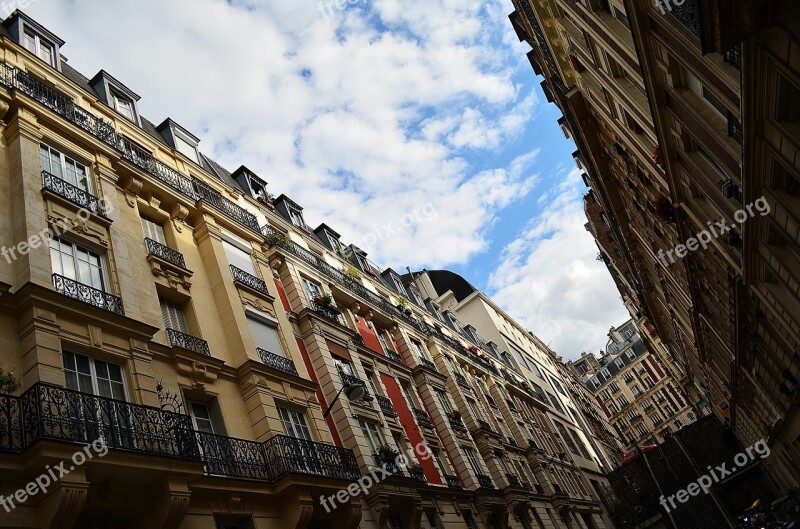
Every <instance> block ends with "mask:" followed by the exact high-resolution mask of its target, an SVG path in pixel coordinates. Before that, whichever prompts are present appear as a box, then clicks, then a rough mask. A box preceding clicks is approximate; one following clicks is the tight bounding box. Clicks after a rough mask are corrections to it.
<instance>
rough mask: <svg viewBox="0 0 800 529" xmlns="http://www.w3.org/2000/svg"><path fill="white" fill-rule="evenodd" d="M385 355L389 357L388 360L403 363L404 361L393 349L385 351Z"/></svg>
mask: <svg viewBox="0 0 800 529" xmlns="http://www.w3.org/2000/svg"><path fill="white" fill-rule="evenodd" d="M386 356H387V357H388V358H389V360H392V361H394V362H397V363H398V364H403V365H405V362H403V357H402V356H400V355H399V354H397V353H395V352H394V351H386Z"/></svg>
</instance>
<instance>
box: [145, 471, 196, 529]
mask: <svg viewBox="0 0 800 529" xmlns="http://www.w3.org/2000/svg"><path fill="white" fill-rule="evenodd" d="M190 496H191V492H190V491H189V487H188V485H187V484H186V482H185V481H183V480H179V479H172V478H167V479H165V480H163V481H162V482H161V483H159V485H158V487H157V489H156V492H155V494H154V497H153V500H152V501H151V502H150V506H149V508H148V510H147V514H146V518H147V527H148V529H172V528H173V527H179V526H180V525H181V522H182V521H183V517H184V516H185V515H186V511H187V509H188V508H189V499H190Z"/></svg>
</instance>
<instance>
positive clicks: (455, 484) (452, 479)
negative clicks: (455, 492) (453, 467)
mask: <svg viewBox="0 0 800 529" xmlns="http://www.w3.org/2000/svg"><path fill="white" fill-rule="evenodd" d="M444 482H445V483H447V486H448V487H450V488H451V489H461V488H464V487H463V486H462V485H461V481H460V480H459V479H458V476H451V475H449V474H445V475H444Z"/></svg>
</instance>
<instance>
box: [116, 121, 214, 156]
mask: <svg viewBox="0 0 800 529" xmlns="http://www.w3.org/2000/svg"><path fill="white" fill-rule="evenodd" d="M130 119H133V118H130ZM172 137H173V139H174V140H175V150H176V151H178V152H179V153H181V154H183V155H184V156H186V157H187V158H189V159H190V160H191V161H193V162H194V163H197V164H199V163H200V158H199V157H198V156H197V146H195V145H193V144H192V143H190V142H189V141H187V140H186V139H184V137H183V136H181V135H180V134H176V133H173V135H172Z"/></svg>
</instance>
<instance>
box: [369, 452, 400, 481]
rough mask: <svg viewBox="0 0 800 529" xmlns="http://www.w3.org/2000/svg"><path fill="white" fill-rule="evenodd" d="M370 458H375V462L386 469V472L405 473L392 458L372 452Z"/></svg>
mask: <svg viewBox="0 0 800 529" xmlns="http://www.w3.org/2000/svg"><path fill="white" fill-rule="evenodd" d="M372 458H373V459H374V460H375V464H376V465H377V466H379V467H381V468H383V469H384V470H386V472H389V473H390V474H392V475H394V476H405V475H406V474H405V472H403V469H402V468H400V467H399V466H397V463H396V462H395V461H394V460H393V459H387V458H385V457H383V456H382V455H381V454H372Z"/></svg>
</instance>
